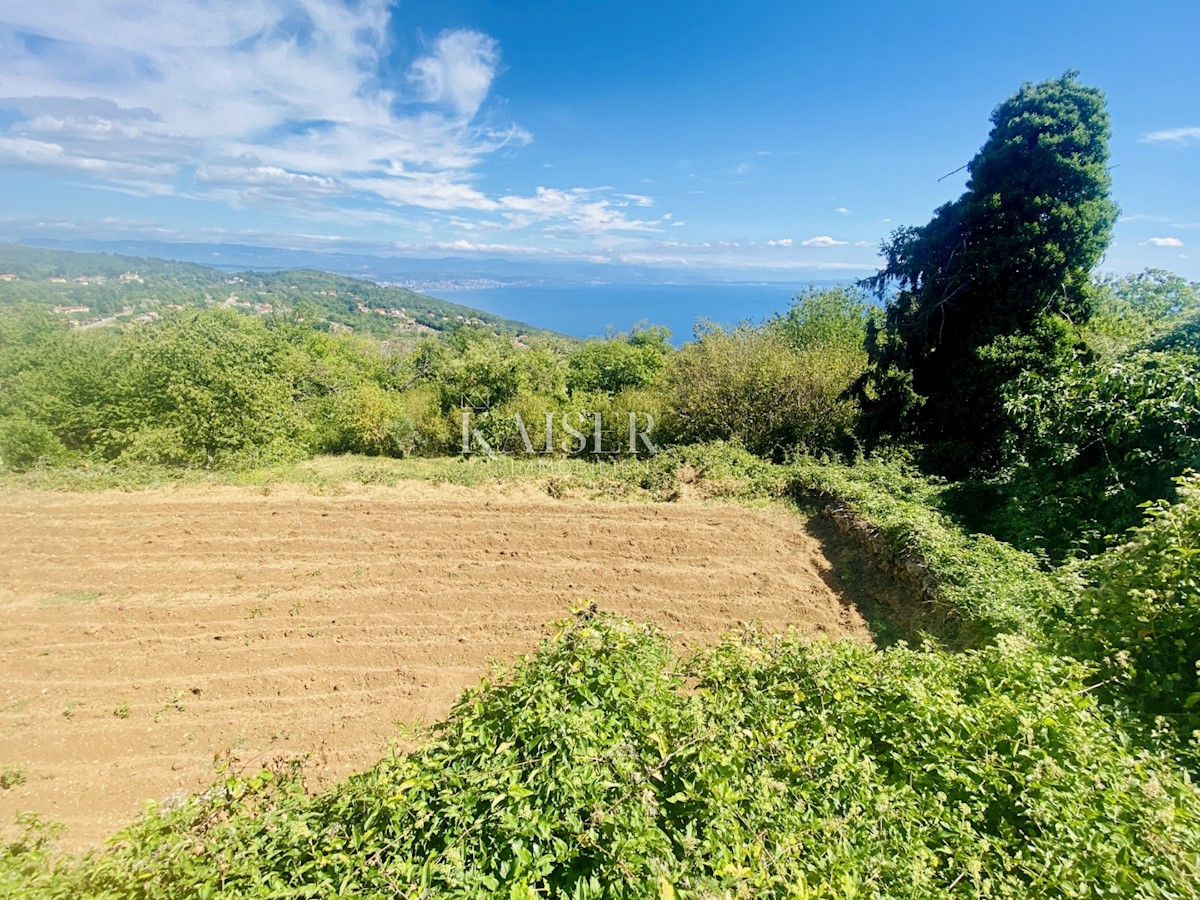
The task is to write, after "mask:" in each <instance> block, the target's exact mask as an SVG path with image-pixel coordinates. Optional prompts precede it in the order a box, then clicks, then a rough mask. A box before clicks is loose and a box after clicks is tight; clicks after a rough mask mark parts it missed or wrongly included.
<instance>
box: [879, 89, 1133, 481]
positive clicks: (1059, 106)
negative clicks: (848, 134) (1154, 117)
mask: <svg viewBox="0 0 1200 900" xmlns="http://www.w3.org/2000/svg"><path fill="white" fill-rule="evenodd" d="M992 124H993V127H992V131H991V134H990V135H989V136H988V139H987V142H986V143H985V144H984V146H983V147H982V148H981V149H980V151H979V153H977V154H976V156H975V158H974V159H972V160H971V162H970V164H969V165H968V170H969V172H970V179H969V180H968V182H967V189H966V192H965V193H964V194H963V195H962V196H961V197H960V198H959V199H958V200H956V201H954V202H953V203H948V204H946V205H944V206H942V207H941V208H939V209H938V210H937V211H936V212H935V213H934V216H933V219H932V220H931V221H930V222H929V223H928V224H927V225H924V226H921V227H907V228H901V229H899V230H897V231H896V232H894V233H893V234H892V236H891V239H890V240H889V241H887V242H885V243H884V245H883V248H882V249H883V255H884V258H885V262H886V264H885V266H884V268H883V269H882V270H881V271H880V273H879V274H878V275H877V276H875V277H874V278H871V279H867V281H866V282H865V283H866V284H867V285H868V286H869V287H871V288H872V289H873V290H875V291H876V292H877V293H878V294H879V296H880V297H881V298H888V299H887V314H886V318H885V322H884V325H883V327H882V329H873V330H872V333H871V334H869V336H868V349H869V352H870V362H871V366H870V368H869V370H868V372H867V374H866V375H865V376H864V377H863V378H862V379H860V381H859V383H858V386H857V387H858V392H859V394H860V399H861V401H862V403H863V407H864V412H865V417H864V424H865V427H866V430H867V437H868V439H869V440H877V439H878V438H880V437H881V436H883V435H889V434H890V435H893V436H897V435H898V436H904V437H912V438H915V439H916V440H918V441H920V442H921V443H922V444H923V445H924V448H925V455H926V460H927V462H928V463H929V464H930V465H931V466H932V467H933V468H935V469H937V470H940V471H942V472H943V473H945V474H948V475H954V476H961V475H963V474H966V473H967V472H969V471H972V470H979V469H987V468H989V467H991V466H993V465H994V464H995V463H996V461H997V456H998V452H999V447H1000V445H1001V442H1002V440H1003V436H1004V431H1005V428H1004V419H1003V411H1002V398H1001V393H1000V388H1001V387H1002V386H1003V385H1004V383H1006V382H1007V381H1009V380H1010V379H1012V378H1013V377H1015V376H1016V375H1017V374H1019V373H1021V372H1023V371H1029V370H1033V371H1038V372H1049V371H1052V370H1054V369H1055V368H1056V367H1057V365H1058V364H1060V363H1061V362H1062V361H1063V360H1065V359H1068V358H1069V357H1070V350H1071V346H1072V344H1073V343H1074V342H1075V341H1074V338H1073V336H1072V333H1073V329H1072V327H1071V326H1072V323H1079V322H1081V321H1084V320H1086V319H1087V318H1088V316H1089V315H1090V311H1091V305H1090V291H1089V284H1090V279H1089V273H1090V272H1091V270H1092V268H1093V267H1094V266H1095V265H1096V263H1097V262H1098V261H1099V259H1100V257H1101V255H1102V254H1103V253H1104V250H1105V248H1106V247H1107V246H1108V243H1109V240H1110V239H1111V236H1112V226H1113V223H1114V221H1115V219H1116V215H1117V208H1116V206H1115V204H1114V203H1113V202H1112V201H1111V200H1110V199H1109V187H1110V178H1109V174H1108V137H1109V119H1108V113H1107V111H1106V110H1105V105H1104V96H1103V95H1102V94H1101V92H1100V91H1099V90H1097V89H1096V88H1093V87H1088V86H1086V85H1083V84H1081V83H1080V82H1079V81H1078V80H1077V73H1075V72H1067V73H1066V74H1065V75H1063V76H1062V77H1061V78H1058V79H1054V80H1051V81H1045V82H1041V83H1039V84H1025V85H1022V87H1021V89H1020V90H1019V91H1018V92H1017V93H1016V94H1014V95H1013V96H1012V97H1010V98H1009V99H1008V100H1006V101H1004V102H1003V103H1002V104H1000V106H998V107H997V108H996V110H995V111H994V112H993V113H992ZM889 295H890V296H889Z"/></svg>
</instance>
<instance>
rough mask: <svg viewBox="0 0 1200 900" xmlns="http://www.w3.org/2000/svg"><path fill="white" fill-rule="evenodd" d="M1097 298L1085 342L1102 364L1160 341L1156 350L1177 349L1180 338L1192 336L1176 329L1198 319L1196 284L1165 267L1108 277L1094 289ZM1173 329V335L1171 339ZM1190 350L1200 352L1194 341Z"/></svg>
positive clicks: (1199, 345) (1199, 305) (1199, 303)
mask: <svg viewBox="0 0 1200 900" xmlns="http://www.w3.org/2000/svg"><path fill="white" fill-rule="evenodd" d="M1095 298H1096V311H1095V313H1094V314H1093V316H1092V318H1091V319H1090V320H1089V321H1088V322H1087V325H1086V327H1085V328H1084V329H1083V338H1084V342H1085V343H1086V344H1087V347H1088V349H1089V350H1090V351H1091V352H1092V353H1093V354H1095V355H1096V356H1097V357H1099V358H1100V359H1101V360H1102V361H1103V360H1108V359H1112V358H1115V357H1119V356H1121V355H1123V354H1125V353H1128V352H1129V351H1130V350H1132V349H1133V348H1135V347H1137V346H1139V345H1144V344H1151V343H1153V342H1156V341H1159V342H1161V343H1160V344H1159V346H1156V347H1153V348H1152V349H1179V346H1178V344H1179V343H1180V338H1181V337H1183V336H1185V335H1186V334H1187V333H1188V332H1187V330H1186V329H1185V330H1180V331H1176V329H1180V326H1181V324H1183V323H1185V322H1188V321H1191V322H1194V321H1195V320H1196V316H1197V315H1200V292H1198V291H1197V289H1196V285H1194V284H1189V283H1188V282H1186V281H1184V279H1182V278H1180V277H1179V276H1178V275H1174V274H1172V273H1170V272H1164V271H1163V270H1161V269H1147V270H1146V271H1144V272H1141V273H1139V274H1137V275H1126V276H1124V277H1121V278H1117V277H1112V276H1110V277H1108V278H1105V279H1103V280H1102V281H1100V282H1099V284H1098V285H1097V286H1096V290H1095ZM1194 329H1195V325H1192V326H1191V330H1192V331H1194ZM1172 331H1176V335H1175V337H1167V335H1168V334H1169V333H1171V332H1172ZM1192 346H1193V347H1194V348H1196V349H1197V351H1200V343H1198V342H1195V341H1193V343H1192Z"/></svg>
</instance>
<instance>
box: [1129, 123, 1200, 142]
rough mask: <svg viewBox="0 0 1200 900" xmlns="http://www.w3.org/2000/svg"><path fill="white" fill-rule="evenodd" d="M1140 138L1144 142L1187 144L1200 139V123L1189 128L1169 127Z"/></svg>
mask: <svg viewBox="0 0 1200 900" xmlns="http://www.w3.org/2000/svg"><path fill="white" fill-rule="evenodd" d="M1138 140H1139V141H1140V142H1141V143H1143V144H1153V143H1161V142H1168V143H1175V144H1186V143H1190V142H1191V141H1200V125H1193V126H1191V127H1189V128H1168V129H1166V130H1164V131H1151V132H1150V133H1148V134H1143V135H1142V136H1141V137H1140V138H1138Z"/></svg>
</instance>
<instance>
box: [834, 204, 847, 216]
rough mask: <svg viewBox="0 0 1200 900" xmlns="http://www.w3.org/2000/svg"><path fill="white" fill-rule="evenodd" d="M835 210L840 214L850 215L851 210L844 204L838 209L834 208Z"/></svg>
mask: <svg viewBox="0 0 1200 900" xmlns="http://www.w3.org/2000/svg"><path fill="white" fill-rule="evenodd" d="M834 212H835V213H837V214H838V215H840V216H848V215H850V210H848V209H846V207H844V206H839V207H838V208H837V209H835V210H834Z"/></svg>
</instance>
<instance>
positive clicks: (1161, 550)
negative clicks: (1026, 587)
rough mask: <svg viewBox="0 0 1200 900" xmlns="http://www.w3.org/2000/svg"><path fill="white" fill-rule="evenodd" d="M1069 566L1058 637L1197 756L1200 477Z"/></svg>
mask: <svg viewBox="0 0 1200 900" xmlns="http://www.w3.org/2000/svg"><path fill="white" fill-rule="evenodd" d="M1067 574H1068V575H1069V577H1070V578H1071V580H1072V581H1073V583H1074V590H1073V591H1072V592H1071V593H1069V594H1066V595H1063V596H1064V599H1066V600H1068V601H1069V602H1067V603H1066V605H1065V606H1064V607H1062V608H1061V609H1060V610H1059V611H1058V621H1057V623H1056V627H1055V629H1054V631H1053V637H1054V639H1055V640H1056V641H1057V643H1058V645H1059V646H1060V647H1062V648H1063V650H1064V651H1065V652H1069V653H1070V654H1072V655H1073V656H1076V657H1077V658H1079V659H1083V660H1088V661H1090V662H1092V663H1093V664H1094V665H1096V666H1097V667H1098V672H1099V674H1098V676H1097V679H1098V680H1100V681H1102V682H1105V691H1104V693H1105V694H1106V695H1107V696H1108V697H1110V698H1113V699H1116V700H1118V701H1119V702H1121V703H1122V704H1128V705H1129V706H1130V708H1131V710H1132V712H1134V713H1135V714H1136V715H1138V716H1140V717H1143V718H1147V719H1151V720H1156V719H1157V720H1158V721H1157V724H1158V725H1159V726H1161V727H1165V728H1166V729H1167V730H1168V731H1169V732H1170V733H1172V734H1173V735H1174V736H1175V737H1176V738H1177V739H1178V740H1179V742H1180V743H1181V744H1184V745H1186V744H1188V743H1189V742H1190V743H1191V744H1192V747H1191V750H1190V754H1191V755H1192V757H1193V760H1194V761H1200V670H1198V667H1200V475H1197V474H1195V473H1192V474H1190V475H1188V476H1186V477H1183V478H1180V479H1178V496H1177V499H1176V500H1175V502H1173V503H1168V502H1166V501H1159V502H1157V503H1152V504H1148V505H1147V506H1146V507H1145V521H1144V522H1143V524H1142V525H1140V526H1138V527H1136V528H1134V529H1132V530H1131V531H1130V533H1129V535H1128V539H1127V540H1126V541H1125V542H1124V543H1121V544H1119V545H1118V546H1115V547H1113V548H1111V549H1109V550H1107V551H1105V552H1104V553H1101V554H1099V555H1098V556H1095V557H1093V558H1091V559H1089V560H1086V561H1084V562H1082V563H1080V564H1078V565H1076V566H1074V567H1072V568H1071V569H1070V570H1069V571H1068V573H1067Z"/></svg>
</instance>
